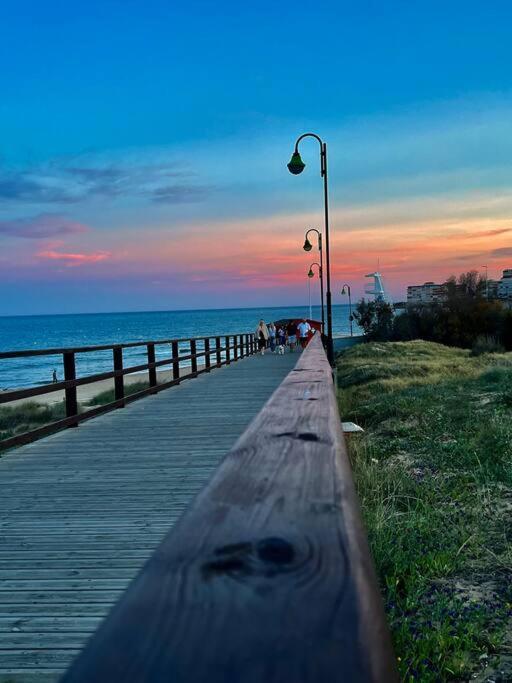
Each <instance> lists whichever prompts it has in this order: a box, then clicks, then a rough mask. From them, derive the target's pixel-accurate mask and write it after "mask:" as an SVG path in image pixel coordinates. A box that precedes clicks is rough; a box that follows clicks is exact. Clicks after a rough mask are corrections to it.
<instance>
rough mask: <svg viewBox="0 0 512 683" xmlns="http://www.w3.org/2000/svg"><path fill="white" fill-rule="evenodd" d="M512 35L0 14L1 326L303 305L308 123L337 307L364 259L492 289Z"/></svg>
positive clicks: (450, 25)
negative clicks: (295, 156) (295, 172)
mask: <svg viewBox="0 0 512 683" xmlns="http://www.w3.org/2000/svg"><path fill="white" fill-rule="evenodd" d="M511 23H512V4H510V2H508V1H507V2H505V1H502V0H494V1H493V2H492V3H489V2H484V1H483V0H482V1H478V2H475V1H472V0H466V1H465V2H459V0H451V2H449V3H447V2H445V1H444V2H440V1H438V0H430V1H429V2H424V1H420V0H418V1H416V0H415V1H411V0H407V1H405V0H404V1H401V0H400V1H399V0H389V1H388V2H377V1H375V2H370V1H369V0H361V1H360V2H358V3H354V2H352V1H351V2H347V1H345V0H336V1H334V0H333V1H332V2H331V1H323V0H317V1H316V2H315V3H311V2H303V1H302V0H295V2H293V3H292V2H291V1H289V0H281V1H280V2H279V3H276V2H275V0H274V1H273V2H270V1H267V0H260V2H258V3H240V2H236V3H235V2H231V1H228V0H219V2H217V3H212V2H206V1H205V2H202V1H199V0H188V1H187V2H186V3H180V2H169V0H165V1H164V0H145V2H140V1H138V2H136V1H135V0H123V1H122V2H121V1H120V0H119V1H118V0H101V2H100V1H97V0H89V2H88V3H70V2H67V1H66V2H64V1H62V2H56V1H55V0H46V1H42V0H31V1H30V2H29V1H26V0H18V2H16V3H3V4H2V5H1V6H0V63H1V64H2V65H3V68H2V69H1V70H0V315H22V314H25V315H26V314H42V313H79V312H107V311H133V310H168V309H192V308H219V307H222V308H224V307H239V306H264V305H268V306H273V305H301V304H303V303H305V301H306V299H307V277H306V273H307V271H308V269H309V265H310V263H311V262H312V261H314V260H316V259H317V257H318V252H315V251H312V252H310V253H308V254H306V253H305V252H304V251H303V250H302V244H303V241H304V232H305V230H306V229H307V228H310V227H316V228H322V225H323V194H322V179H321V177H320V173H319V171H320V168H319V154H318V151H319V148H318V143H317V142H316V141H315V140H312V139H309V140H305V141H304V142H303V143H301V154H302V157H303V160H304V162H305V163H306V168H305V170H304V172H303V173H302V174H301V175H300V176H292V175H291V174H290V173H289V172H288V170H287V168H286V164H287V162H288V161H289V158H290V155H291V152H292V151H293V146H294V143H295V140H296V138H297V137H298V136H299V135H300V134H302V133H304V132H308V131H313V132H315V133H317V134H319V135H320V136H321V137H322V139H324V140H325V141H326V143H327V145H328V163H329V193H330V195H329V197H330V208H331V270H332V291H333V302H334V303H344V298H343V297H342V296H341V294H340V292H341V286H342V285H343V284H344V283H348V284H350V285H351V287H352V292H353V296H354V297H355V298H358V297H360V296H362V295H363V293H364V286H365V277H364V276H365V274H366V273H369V272H372V271H374V270H375V269H376V268H377V267H379V268H380V270H381V272H382V273H383V276H384V282H385V285H386V288H387V290H388V292H389V294H390V296H391V297H392V298H393V299H395V300H403V299H404V298H405V294H406V287H407V285H408V284H420V283H422V282H425V281H429V280H434V281H442V280H444V279H445V278H446V277H448V276H449V275H451V274H452V273H455V274H457V273H460V272H462V271H465V270H470V269H476V270H482V266H483V265H484V264H485V265H487V266H488V269H489V277H493V278H497V277H499V276H500V275H501V270H502V269H504V268H508V267H512V194H511V192H510V190H511V189H512V83H511V77H510V65H511V63H512V41H511V40H510V25H511ZM6 65H7V68H5V66H6ZM313 288H314V296H316V295H317V292H318V281H317V278H315V280H314V282H313Z"/></svg>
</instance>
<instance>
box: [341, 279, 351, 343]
mask: <svg viewBox="0 0 512 683" xmlns="http://www.w3.org/2000/svg"><path fill="white" fill-rule="evenodd" d="M341 293H342V294H347V293H348V315H349V318H348V319H349V320H350V336H351V337H353V336H354V333H353V331H352V321H353V320H354V316H353V315H352V297H351V290H350V285H343V289H342V290H341Z"/></svg>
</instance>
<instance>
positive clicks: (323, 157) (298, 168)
mask: <svg viewBox="0 0 512 683" xmlns="http://www.w3.org/2000/svg"><path fill="white" fill-rule="evenodd" d="M307 137H310V138H315V140H318V144H319V145H320V176H321V177H322V178H323V179H324V220H325V266H326V274H327V277H326V285H327V291H326V293H325V300H326V305H327V357H328V359H329V363H330V364H331V365H334V347H333V341H332V303H331V302H332V296H331V264H330V255H329V195H328V186H327V145H326V144H325V142H323V140H322V138H320V137H319V136H318V135H317V134H316V133H304V134H303V135H301V136H300V137H298V138H297V141H296V143H295V150H294V152H293V154H292V158H291V159H290V163H289V164H288V170H289V171H290V173H293V175H298V174H299V173H302V171H303V170H304V168H305V167H306V164H305V163H304V162H303V161H302V159H301V156H300V154H299V143H300V141H301V140H303V139H304V138H307Z"/></svg>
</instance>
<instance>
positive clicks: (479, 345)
mask: <svg viewBox="0 0 512 683" xmlns="http://www.w3.org/2000/svg"><path fill="white" fill-rule="evenodd" d="M504 351H505V349H504V348H503V346H502V344H500V343H499V341H498V340H497V339H496V337H493V336H491V335H485V334H480V335H478V337H477V338H476V339H475V341H474V342H473V346H472V347H471V355H472V356H481V355H482V354H483V353H503V352H504Z"/></svg>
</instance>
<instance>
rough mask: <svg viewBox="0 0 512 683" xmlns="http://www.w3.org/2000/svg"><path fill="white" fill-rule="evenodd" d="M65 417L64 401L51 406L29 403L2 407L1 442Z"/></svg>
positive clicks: (0, 408)
mask: <svg viewBox="0 0 512 683" xmlns="http://www.w3.org/2000/svg"><path fill="white" fill-rule="evenodd" d="M64 417H66V406H65V404H64V401H60V402H59V403H53V404H51V405H42V404H40V403H36V402H27V403H23V404H22V405H17V406H13V407H9V406H2V407H0V441H1V440H2V439H9V438H10V437H12V436H17V435H18V434H23V433H24V432H29V431H31V430H32V429H37V428H38V427H43V426H44V425H46V424H49V423H50V422H55V421H56V420H61V419H62V418H64ZM0 447H1V444H0Z"/></svg>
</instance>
